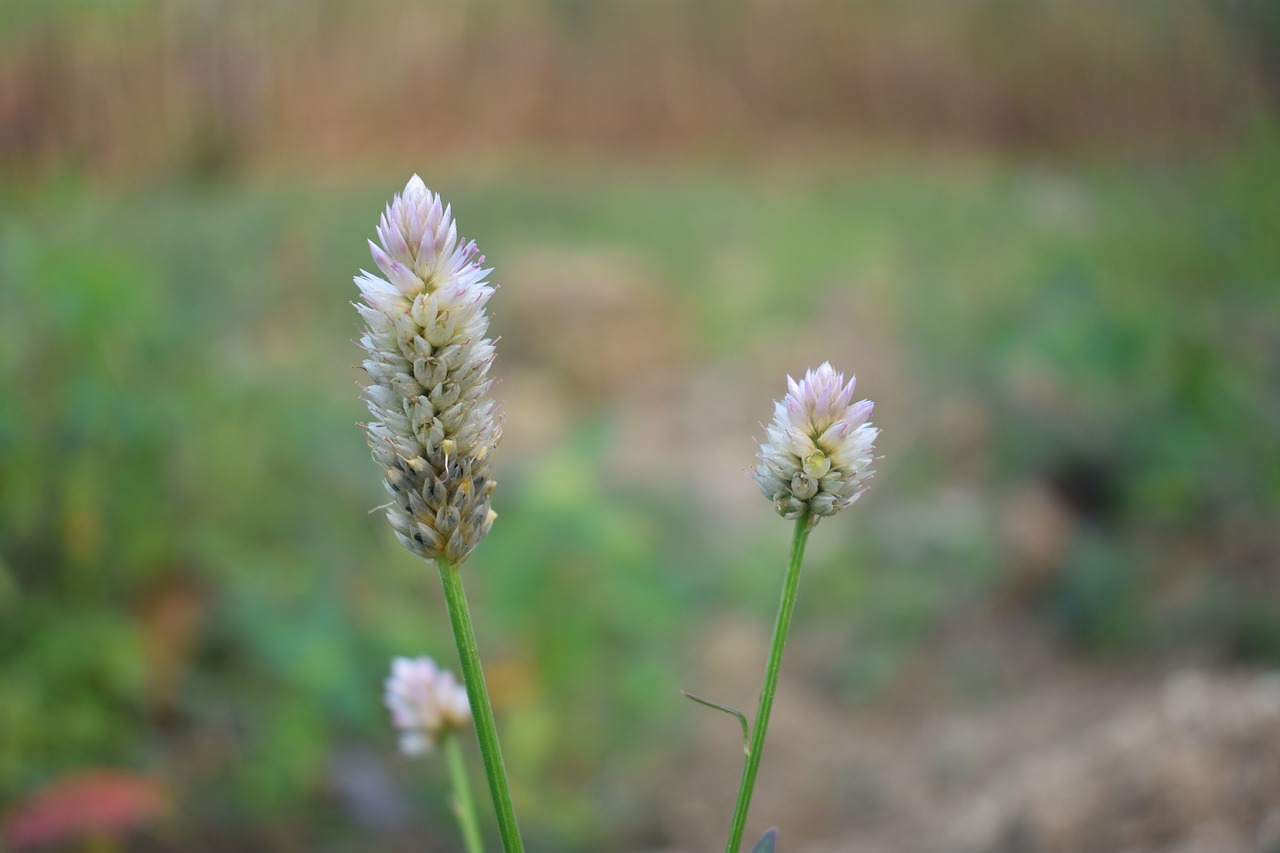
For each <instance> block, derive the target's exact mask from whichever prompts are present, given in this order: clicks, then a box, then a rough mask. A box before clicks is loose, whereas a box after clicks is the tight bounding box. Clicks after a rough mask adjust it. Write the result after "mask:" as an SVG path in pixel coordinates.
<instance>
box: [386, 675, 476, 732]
mask: <svg viewBox="0 0 1280 853" xmlns="http://www.w3.org/2000/svg"><path fill="white" fill-rule="evenodd" d="M386 703H387V709H388V710H390V711H391V723H392V725H394V726H395V727H396V728H397V729H399V730H400V750H401V752H403V753H404V754H405V755H421V754H423V753H424V752H427V751H429V750H430V749H431V748H432V747H433V746H434V745H435V743H436V741H438V740H439V739H440V738H441V736H443V735H445V734H447V733H448V732H451V731H454V730H456V729H461V728H464V727H465V726H466V725H467V723H468V722H470V720H471V706H470V705H469V704H468V703H467V691H466V689H464V688H463V686H462V685H461V684H460V683H458V680H457V679H455V678H454V677H453V673H452V672H449V671H448V670H445V669H440V668H439V667H438V666H436V662H435V661H433V660H432V659H431V658H429V657H420V658H396V659H395V660H393V661H392V662H391V677H390V678H388V679H387V686H386Z"/></svg>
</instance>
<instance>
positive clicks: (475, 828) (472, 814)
mask: <svg viewBox="0 0 1280 853" xmlns="http://www.w3.org/2000/svg"><path fill="white" fill-rule="evenodd" d="M444 754H445V760H446V761H447V762H448V763H449V777H450V779H451V780H452V782H453V813H454V815H455V816H456V817H457V818H458V828H459V829H461V830H462V843H463V845H464V846H465V847H466V848H467V853H484V843H483V842H482V841H481V840H480V825H479V824H478V823H477V822H476V804H475V801H474V800H472V799H471V782H470V781H469V780H468V779H467V762H466V761H465V760H464V759H463V757H462V744H461V743H460V742H459V739H458V737H457V735H456V734H454V733H453V732H449V733H448V734H446V735H445V736H444Z"/></svg>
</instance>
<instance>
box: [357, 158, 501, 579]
mask: <svg viewBox="0 0 1280 853" xmlns="http://www.w3.org/2000/svg"><path fill="white" fill-rule="evenodd" d="M377 231H378V241H379V242H378V243H374V242H373V241H372V240H371V241H369V249H370V251H371V252H372V253H373V260H374V262H375V263H376V264H377V265H378V269H380V270H381V271H382V273H383V275H385V276H386V278H385V279H384V278H381V277H379V276H376V275H372V274H371V273H368V272H364V271H363V270H362V271H361V274H360V275H359V276H358V277H357V278H356V280H355V282H356V286H357V287H359V288H360V294H361V296H362V297H363V299H364V304H357V305H356V310H358V311H359V312H360V316H362V317H363V318H364V321H365V325H366V329H365V334H364V336H363V337H362V338H361V339H360V346H361V348H362V349H363V350H364V351H365V354H366V355H365V360H364V369H365V372H366V373H368V375H369V378H370V380H371V383H370V384H369V385H367V386H365V389H364V391H365V399H366V402H367V404H368V406H369V411H370V412H371V413H372V414H373V417H374V420H373V422H372V423H369V424H366V425H365V435H366V437H367V438H368V441H369V447H370V448H371V449H372V450H373V458H374V460H375V461H377V463H378V465H379V466H380V467H381V468H382V470H383V473H384V476H385V477H386V488H387V492H388V493H390V495H391V498H392V502H391V504H390V505H389V507H388V509H387V518H388V519H389V520H390V521H391V526H392V527H393V528H394V529H395V532H396V536H397V537H398V538H399V539H400V541H401V542H402V543H403V544H404V546H405V547H406V548H408V549H409V550H410V551H413V552H414V553H416V554H420V555H421V556H423V557H426V558H427V559H435V558H437V557H444V558H446V559H448V560H449V561H450V562H452V563H454V564H455V565H456V564H458V563H461V562H462V561H463V560H464V559H466V557H467V555H468V554H470V553H471V550H472V549H473V548H474V547H475V546H476V544H477V543H478V542H479V541H480V540H481V539H482V538H483V537H484V535H485V534H486V533H488V532H489V528H490V526H491V525H492V524H493V519H494V517H495V515H494V513H493V511H492V510H491V509H490V495H492V493H493V486H494V483H493V480H491V479H490V478H489V455H490V453H491V452H492V451H493V448H494V447H495V446H497V444H498V440H499V438H501V435H502V430H501V427H500V426H499V424H498V422H497V420H496V418H495V417H494V405H493V401H492V400H489V399H487V398H486V396H485V394H486V392H488V390H489V387H490V386H491V385H492V384H493V380H492V379H490V378H489V377H488V374H489V365H490V364H491V363H492V361H493V341H491V340H489V339H488V338H486V337H485V333H486V332H487V331H488V329H489V317H488V315H487V314H486V313H485V310H484V307H485V303H487V302H488V301H489V297H490V296H492V295H493V291H494V288H493V286H492V285H491V284H489V283H488V282H487V281H486V278H487V277H488V275H489V273H490V272H491V270H488V269H485V268H484V267H483V263H484V256H483V255H478V254H477V251H476V244H475V242H474V241H472V242H463V241H462V240H461V239H459V237H458V228H457V225H456V224H455V222H454V220H453V213H452V211H451V209H450V208H449V206H448V205H445V204H443V203H442V202H441V200H440V196H439V195H437V194H436V193H433V192H431V191H430V190H429V189H427V186H426V184H424V183H423V182H422V179H421V178H419V177H418V176H417V175H414V176H413V177H412V178H411V179H410V180H409V183H408V184H407V185H406V186H405V188H404V192H403V193H401V194H399V195H397V196H396V197H395V198H394V199H393V200H392V202H391V203H390V204H389V205H387V209H386V211H385V212H384V213H383V214H382V219H381V220H380V221H379V223H378V229H377Z"/></svg>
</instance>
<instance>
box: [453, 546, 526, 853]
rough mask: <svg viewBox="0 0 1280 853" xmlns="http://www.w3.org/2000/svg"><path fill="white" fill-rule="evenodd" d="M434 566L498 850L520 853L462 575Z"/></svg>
mask: <svg viewBox="0 0 1280 853" xmlns="http://www.w3.org/2000/svg"><path fill="white" fill-rule="evenodd" d="M436 563H437V565H439V566H440V580H441V582H442V583H443V584H444V598H445V602H446V603H447V604H448V605H449V621H450V622H452V623H453V638H454V640H455V641H456V642H457V644H458V660H459V662H460V663H461V665H462V678H463V681H464V682H465V683H466V687H467V699H468V700H469V701H470V702H471V715H472V717H473V718H474V720H475V724H476V738H477V739H478V740H479V741H480V755H481V757H482V758H483V759H484V772H485V775H486V776H487V777H489V793H490V794H491V795H492V796H493V810H494V812H495V813H496V814H497V816H498V832H499V833H500V834H501V836H502V849H503V850H505V851H506V853H524V842H522V841H521V840H520V827H518V826H517V825H516V812H515V809H514V808H513V807H512V805H511V791H510V789H509V788H508V786H507V769H506V767H504V766H503V764H502V748H501V747H500V746H499V745H498V727H497V725H496V724H495V723H494V721H493V706H491V705H490V704H489V690H488V688H487V687H485V684H484V670H482V669H481V668H480V653H479V651H478V650H477V649H476V632H475V629H474V628H472V627H471V612H470V611H469V610H467V596H466V593H464V592H463V591H462V576H461V574H459V572H458V567H457V566H455V565H454V564H453V563H450V562H449V561H448V560H446V559H444V558H443V557H437V558H436Z"/></svg>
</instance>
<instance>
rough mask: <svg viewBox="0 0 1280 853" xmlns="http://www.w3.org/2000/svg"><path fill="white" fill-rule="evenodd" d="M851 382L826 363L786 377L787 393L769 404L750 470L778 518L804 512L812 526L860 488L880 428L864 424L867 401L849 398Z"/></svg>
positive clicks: (868, 414) (868, 409) (867, 415)
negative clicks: (767, 420) (770, 417)
mask: <svg viewBox="0 0 1280 853" xmlns="http://www.w3.org/2000/svg"><path fill="white" fill-rule="evenodd" d="M855 381H856V378H855V377H850V378H849V381H848V383H846V382H845V381H844V375H843V374H841V373H837V372H836V370H835V368H833V367H832V366H831V365H830V364H828V363H826V362H823V364H822V366H821V367H819V368H818V369H817V370H810V371H809V372H807V373H806V374H805V377H804V379H802V380H801V381H800V382H796V381H795V380H794V379H792V378H791V377H790V376H788V377H787V395H786V397H784V398H783V399H782V400H779V401H778V402H777V403H775V404H774V410H773V421H772V422H771V423H770V424H769V426H768V429H767V431H766V434H767V438H766V440H765V442H764V443H763V444H761V445H760V452H759V454H758V458H759V462H758V464H757V465H756V467H755V471H754V472H753V476H754V477H755V480H756V482H757V483H758V484H759V485H760V491H762V492H764V495H765V497H767V498H769V500H771V501H773V502H774V505H775V506H776V507H777V509H778V513H779V514H780V515H781V516H782V517H783V518H789V519H795V518H799V517H800V515H801V513H804V512H808V513H810V517H811V519H812V523H814V524H816V523H817V521H818V519H819V518H821V517H823V516H827V515H834V514H835V512H836V511H837V510H840V509H844V508H845V507H847V506H849V504H851V503H853V502H854V501H856V500H857V499H858V497H859V496H860V495H861V494H862V493H863V492H864V491H865V488H864V487H863V482H864V481H865V480H866V479H867V478H868V477H870V476H871V474H872V473H873V472H872V471H871V469H870V467H869V466H870V465H871V462H872V452H873V451H874V447H873V446H872V443H873V442H874V441H875V440H876V436H877V435H878V434H879V432H880V431H879V430H878V429H876V428H875V427H873V426H872V425H871V424H869V423H867V419H868V418H870V417H871V409H872V403H871V401H870V400H860V401H858V402H857V403H855V402H853V386H854V382H855Z"/></svg>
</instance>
